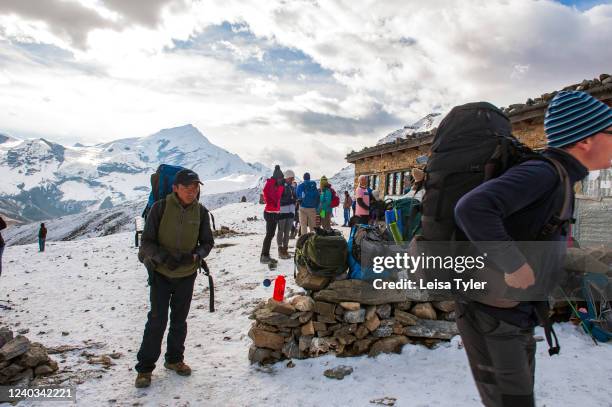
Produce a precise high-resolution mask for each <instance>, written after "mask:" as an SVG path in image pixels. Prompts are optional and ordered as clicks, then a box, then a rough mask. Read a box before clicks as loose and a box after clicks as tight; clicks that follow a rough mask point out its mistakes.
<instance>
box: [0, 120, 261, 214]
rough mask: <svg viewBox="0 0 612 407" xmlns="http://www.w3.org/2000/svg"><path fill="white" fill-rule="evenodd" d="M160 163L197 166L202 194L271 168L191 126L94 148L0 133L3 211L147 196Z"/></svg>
mask: <svg viewBox="0 0 612 407" xmlns="http://www.w3.org/2000/svg"><path fill="white" fill-rule="evenodd" d="M161 163H165V164H172V165H180V166H183V167H188V168H191V169H193V170H194V171H196V172H197V173H198V174H199V175H200V178H201V179H202V180H203V181H204V183H205V184H204V187H203V188H202V193H203V194H217V193H223V192H232V191H239V190H243V189H248V188H250V187H253V186H255V185H257V184H258V182H259V181H260V178H261V177H262V176H264V175H266V174H269V173H270V172H271V171H270V170H269V169H268V168H266V167H265V166H264V165H263V164H260V163H254V164H250V163H247V162H245V161H243V160H242V159H241V158H240V157H239V156H238V155H236V154H232V153H230V152H228V151H226V150H224V149H222V148H220V147H218V146H216V145H214V144H212V143H211V142H210V141H209V140H208V139H207V138H206V137H205V136H204V135H203V134H202V133H200V131H198V129H197V128H195V127H194V126H192V125H190V124H188V125H185V126H181V127H175V128H171V129H164V130H161V131H160V132H158V133H155V134H153V135H150V136H147V137H141V138H126V139H121V140H116V141H112V142H109V143H103V144H97V145H93V146H83V145H80V144H76V145H74V146H72V147H66V146H63V145H60V144H57V143H53V142H51V141H48V140H45V139H42V138H41V139H33V140H18V139H15V138H12V137H8V136H6V135H1V134H0V178H2V180H3V182H2V184H1V185H0V211H2V212H3V213H4V214H6V215H8V216H9V217H11V218H14V219H16V220H19V221H22V222H27V221H35V220H43V219H50V218H55V217H59V216H63V215H68V214H75V213H80V212H83V211H86V210H95V209H108V208H112V207H113V206H115V205H119V204H121V203H123V202H127V201H133V200H144V199H146V195H147V194H148V193H149V190H150V180H149V178H150V175H151V174H152V173H153V172H155V169H156V168H157V167H158V165H159V164H161Z"/></svg>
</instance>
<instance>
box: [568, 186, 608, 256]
mask: <svg viewBox="0 0 612 407" xmlns="http://www.w3.org/2000/svg"><path fill="white" fill-rule="evenodd" d="M611 225H612V197H607V198H600V199H577V200H576V225H575V232H574V234H575V238H576V239H577V240H578V241H579V242H580V243H581V244H582V245H583V246H591V245H601V244H603V245H605V246H607V247H610V246H612V233H610V226H611Z"/></svg>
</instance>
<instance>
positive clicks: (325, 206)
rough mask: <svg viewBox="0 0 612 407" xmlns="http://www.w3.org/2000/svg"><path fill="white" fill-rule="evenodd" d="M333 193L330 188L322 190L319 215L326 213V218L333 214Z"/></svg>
mask: <svg viewBox="0 0 612 407" xmlns="http://www.w3.org/2000/svg"><path fill="white" fill-rule="evenodd" d="M331 202H332V192H331V189H329V188H328V187H325V188H322V189H321V194H320V196H319V214H321V213H322V212H323V211H325V216H327V214H329V213H331Z"/></svg>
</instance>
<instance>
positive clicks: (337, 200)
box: [329, 187, 340, 208]
mask: <svg viewBox="0 0 612 407" xmlns="http://www.w3.org/2000/svg"><path fill="white" fill-rule="evenodd" d="M329 189H330V191H331V194H332V199H331V205H330V207H332V208H337V207H338V206H339V205H340V197H339V196H338V193H337V192H336V190H335V189H333V188H332V187H330V188H329Z"/></svg>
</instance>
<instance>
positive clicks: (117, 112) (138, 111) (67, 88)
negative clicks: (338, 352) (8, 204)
mask: <svg viewBox="0 0 612 407" xmlns="http://www.w3.org/2000/svg"><path fill="white" fill-rule="evenodd" d="M60 3H61V4H60ZM127 3H130V4H127ZM58 4H59V5H60V6H59V7H60V8H59V9H58V8H57V7H55V6H57V5H58ZM67 18H70V21H71V22H73V23H70V24H69V23H66V22H65V21H66V19H67ZM224 21H228V22H230V23H233V24H235V25H234V26H232V28H231V32H232V33H234V34H235V35H236V36H238V35H240V37H233V38H232V37H231V36H221V38H216V37H214V38H213V37H210V38H211V39H210V40H209V41H207V38H206V37H205V38H203V39H201V41H203V46H204V48H205V49H203V50H199V49H191V48H190V45H189V44H191V43H195V42H196V40H197V39H198V36H200V35H206V33H207V31H206V30H207V29H208V28H209V27H210V26H211V24H221V23H222V22H224ZM609 38H612V5H609V4H607V5H599V6H595V7H592V8H589V9H588V10H586V11H581V10H577V9H575V8H570V7H566V6H563V5H561V4H559V3H556V2H553V1H550V0H541V1H531V0H513V1H503V0H497V1H482V0H473V1H464V2H456V1H451V0H448V1H436V2H422V1H410V2H408V1H403V0H396V1H385V2H374V1H371V0H363V1H350V2H349V1H346V0H345V1H341V0H338V1H326V2H315V1H309V0H300V1H292V2H286V1H284V0H270V1H266V2H259V1H250V2H247V1H244V0H223V1H221V0H214V1H206V2H193V3H189V4H187V3H185V2H184V1H182V0H179V1H170V0H155V1H145V0H138V1H134V2H123V1H119V0H105V1H102V2H100V1H97V0H80V1H79V2H75V1H67V2H66V1H57V0H56V1H54V2H53V5H52V6H50V5H49V4H48V3H45V2H35V1H33V0H23V1H21V0H19V1H18V0H10V1H4V2H2V4H1V5H0V67H1V68H2V69H1V71H0V123H2V126H3V127H4V128H3V129H0V130H12V131H15V132H17V133H23V134H48V135H49V137H50V138H52V137H54V136H55V137H59V138H63V139H73V140H77V139H82V140H83V141H86V142H91V141H102V140H109V139H112V138H117V137H123V136H130V135H143V134H147V133H152V132H154V131H156V130H158V129H159V128H162V127H169V126H172V125H179V124H184V123H187V122H190V123H194V125H197V126H198V127H200V128H201V129H202V130H203V131H204V132H205V133H206V134H207V136H209V138H210V139H211V140H212V141H213V142H216V143H218V144H220V145H222V146H224V147H226V148H228V149H231V150H232V151H234V152H237V153H239V154H241V155H243V156H245V157H246V158H248V159H251V160H259V159H264V158H266V159H269V154H268V153H266V154H264V150H263V147H265V146H269V149H268V150H265V151H268V152H270V151H272V152H273V151H276V150H274V148H273V147H275V146H281V145H282V146H288V147H289V148H290V149H291V150H292V151H297V152H298V153H297V154H296V158H295V162H296V163H297V164H296V165H297V168H296V170H297V171H301V170H302V169H304V168H306V167H309V170H311V171H316V169H314V168H313V165H314V166H320V167H321V169H322V170H324V171H325V172H326V173H327V175H330V174H331V173H332V172H333V170H334V169H339V168H341V167H342V166H343V165H344V162H343V161H342V157H343V156H344V154H345V153H346V152H348V151H350V149H359V148H360V147H361V146H363V145H368V144H373V143H374V142H375V141H376V140H377V139H378V138H380V137H381V136H383V135H384V134H385V133H386V132H388V131H392V130H394V129H395V126H399V125H400V124H402V123H409V122H412V121H415V120H416V119H418V118H420V117H422V116H424V115H425V114H427V113H429V112H431V111H432V110H436V111H440V110H446V109H448V108H449V107H451V106H453V105H455V104H458V103H464V102H468V101H472V100H475V99H479V100H490V101H491V102H493V103H496V104H498V105H507V104H509V103H518V102H522V101H524V100H526V99H527V98H528V97H533V96H538V95H539V94H540V93H543V92H545V91H550V90H553V89H558V88H560V87H562V86H565V85H567V84H569V83H575V82H580V81H581V80H582V79H584V78H592V77H594V76H596V75H598V74H599V73H602V72H604V71H606V70H609V69H610V66H611V65H610V61H612V48H611V47H610V46H609ZM180 41H183V42H184V43H185V44H187V45H177V44H178V42H180ZM24 43H28V44H32V45H44V44H53V45H55V46H57V47H59V48H60V49H63V50H66V51H67V56H66V55H64V56H62V57H61V58H59V57H57V56H56V55H55V54H54V53H53V52H55V51H46V52H45V53H44V54H43V53H41V51H40V49H28V48H27V47H25V46H24V45H23V44H24ZM192 46H193V44H192ZM281 46H282V47H284V48H279V47H281ZM279 49H280V50H282V51H283V52H289V51H290V50H291V51H295V52H299V53H303V54H305V55H307V56H308V57H309V58H311V61H308V64H305V63H304V62H303V61H297V62H292V61H291V60H290V59H289V60H288V59H283V56H282V54H281V55H280V56H278V53H277V54H276V57H274V55H275V54H274V52H275V51H278V50H279ZM300 55H301V54H300ZM275 58H276V59H275ZM317 64H318V66H320V67H321V68H322V69H324V70H325V71H320V70H318V71H317V69H318V68H314V67H316V66H317ZM290 69H291V70H290ZM313 70H314V71H313ZM45 100H46V101H45ZM398 122H399V123H398ZM315 145H316V146H317V147H316V148H315V147H313V146H315ZM321 145H323V146H329V148H330V150H329V151H331V153H329V154H330V155H326V156H325V157H327V158H329V157H331V156H333V157H334V159H333V160H331V159H325V160H321V159H320V158H319V157H320V156H321V151H322V150H321ZM326 151H327V150H326ZM266 164H271V163H270V162H266Z"/></svg>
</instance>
